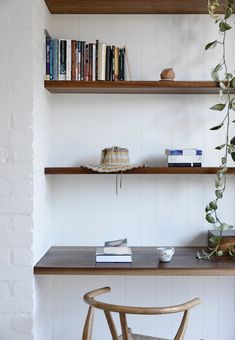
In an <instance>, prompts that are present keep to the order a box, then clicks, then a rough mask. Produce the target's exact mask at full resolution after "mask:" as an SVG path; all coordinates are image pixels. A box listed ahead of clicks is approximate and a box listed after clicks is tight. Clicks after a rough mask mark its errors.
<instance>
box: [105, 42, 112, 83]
mask: <svg viewBox="0 0 235 340" xmlns="http://www.w3.org/2000/svg"><path fill="white" fill-rule="evenodd" d="M110 66H111V46H107V47H106V70H105V80H110Z"/></svg>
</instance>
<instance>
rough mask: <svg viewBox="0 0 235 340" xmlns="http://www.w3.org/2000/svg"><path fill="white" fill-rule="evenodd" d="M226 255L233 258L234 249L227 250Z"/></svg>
mask: <svg viewBox="0 0 235 340" xmlns="http://www.w3.org/2000/svg"><path fill="white" fill-rule="evenodd" d="M228 253H229V255H230V256H235V253H234V248H233V247H232V248H229V250H228Z"/></svg>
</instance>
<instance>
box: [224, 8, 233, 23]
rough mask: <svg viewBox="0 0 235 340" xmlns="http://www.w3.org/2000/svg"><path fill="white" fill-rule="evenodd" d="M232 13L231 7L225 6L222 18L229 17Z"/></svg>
mask: <svg viewBox="0 0 235 340" xmlns="http://www.w3.org/2000/svg"><path fill="white" fill-rule="evenodd" d="M232 13H233V10H232V8H231V7H227V9H226V11H225V16H224V19H225V20H226V19H228V18H229V17H231V15H232Z"/></svg>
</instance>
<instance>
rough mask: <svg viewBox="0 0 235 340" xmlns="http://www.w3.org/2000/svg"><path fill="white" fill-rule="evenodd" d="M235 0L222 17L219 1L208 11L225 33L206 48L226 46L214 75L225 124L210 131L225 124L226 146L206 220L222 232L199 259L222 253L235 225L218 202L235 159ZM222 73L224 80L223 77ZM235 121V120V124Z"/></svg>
mask: <svg viewBox="0 0 235 340" xmlns="http://www.w3.org/2000/svg"><path fill="white" fill-rule="evenodd" d="M234 2H235V0H225V6H224V7H223V8H224V14H223V15H222V17H220V16H219V15H218V14H217V13H216V10H217V9H218V8H219V7H220V4H219V0H209V1H208V11H209V14H210V16H211V17H212V18H213V20H214V21H215V23H216V24H218V26H219V34H220V35H222V36H223V39H222V41H219V40H215V41H213V42H211V43H208V44H207V45H206V47H205V49H206V50H208V49H211V48H214V47H216V45H217V44H220V45H221V46H222V59H221V61H220V63H219V64H218V65H217V66H215V67H214V68H213V70H212V73H211V76H212V79H213V80H214V81H217V82H218V83H219V85H220V94H222V95H223V98H224V103H219V104H215V105H214V106H212V107H211V108H210V109H211V110H216V111H223V110H225V109H226V113H225V115H224V118H223V119H222V121H221V123H220V124H219V125H217V126H214V127H212V128H211V129H210V130H218V129H220V128H222V127H223V126H224V125H225V142H224V144H222V145H219V146H217V147H216V148H215V149H217V150H222V149H224V156H223V157H222V158H221V164H220V167H219V170H218V172H217V174H216V179H215V196H216V197H215V199H214V200H213V201H211V202H209V204H208V205H207V206H206V208H205V212H206V220H207V222H209V223H211V224H213V225H214V227H215V229H217V231H218V235H216V236H213V237H211V238H210V240H209V241H210V246H208V249H207V250H204V249H202V252H201V253H200V252H199V253H198V254H197V257H198V258H199V259H209V260H210V259H212V257H213V256H214V255H217V256H222V255H224V252H223V251H222V250H221V249H220V246H221V241H222V236H223V231H225V230H230V229H232V228H233V226H232V225H230V224H228V223H224V222H223V221H222V220H221V218H220V217H219V215H218V203H219V200H221V199H222V198H223V194H224V192H225V190H226V184H227V176H226V175H227V165H228V155H229V154H231V156H232V159H233V160H234V161H235V137H233V138H232V139H231V140H230V137H229V134H230V120H231V114H230V113H231V110H233V111H235V98H231V93H230V88H231V87H235V77H234V76H233V75H232V74H231V73H228V66H227V59H226V34H227V31H228V30H230V29H231V28H232V27H231V26H230V25H229V24H228V22H227V20H228V19H229V18H230V16H231V15H232V5H233V3H234ZM221 73H222V79H220V78H221ZM234 122H235V120H234V121H233V123H234ZM226 252H228V253H229V254H230V255H231V256H235V247H231V248H230V249H228V250H227V251H226Z"/></svg>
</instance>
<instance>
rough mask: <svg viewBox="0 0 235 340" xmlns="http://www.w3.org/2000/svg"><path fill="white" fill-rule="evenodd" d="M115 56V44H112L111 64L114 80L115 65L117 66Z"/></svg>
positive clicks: (112, 78) (111, 78)
mask: <svg viewBox="0 0 235 340" xmlns="http://www.w3.org/2000/svg"><path fill="white" fill-rule="evenodd" d="M114 56H115V46H114V45H113V46H112V53H111V65H110V72H111V76H110V80H114V67H115V62H114Z"/></svg>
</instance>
